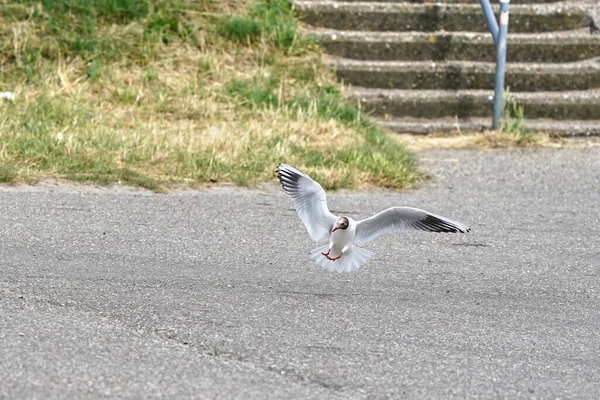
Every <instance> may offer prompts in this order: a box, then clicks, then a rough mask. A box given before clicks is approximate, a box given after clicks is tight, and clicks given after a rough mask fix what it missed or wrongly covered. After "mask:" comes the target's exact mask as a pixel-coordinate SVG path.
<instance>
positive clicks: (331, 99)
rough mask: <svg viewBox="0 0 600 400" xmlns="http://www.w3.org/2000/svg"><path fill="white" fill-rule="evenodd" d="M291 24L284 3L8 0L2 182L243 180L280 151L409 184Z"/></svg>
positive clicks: (410, 177)
mask: <svg viewBox="0 0 600 400" xmlns="http://www.w3.org/2000/svg"><path fill="white" fill-rule="evenodd" d="M297 27H298V25H297V20H296V18H295V16H294V13H293V11H292V10H291V7H290V5H289V3H288V2H287V0H271V1H269V0H257V1H255V2H248V1H243V0H239V1H217V0H214V1H210V0H42V1H31V0H8V1H5V2H4V3H3V5H2V7H0V91H14V92H15V93H16V96H17V97H16V101H15V102H10V101H6V100H0V143H1V145H0V181H4V182H18V181H25V182H35V181H36V180H38V179H40V178H42V177H57V178H66V179H71V180H75V181H84V182H94V183H103V184H108V183H112V182H116V181H122V182H124V183H126V184H130V185H137V186H143V187H147V188H150V189H155V190H157V189H160V188H163V187H165V186H168V185H169V184H181V183H184V184H190V185H193V184H195V183H201V182H233V183H236V184H240V185H249V184H253V183H256V182H258V181H261V180H265V179H270V178H271V177H272V176H273V170H274V168H275V166H276V164H277V163H278V162H281V161H283V162H287V163H290V164H293V165H296V166H297V167H299V168H302V169H305V170H306V171H307V172H309V173H311V174H314V175H315V176H316V177H317V178H318V179H319V180H321V181H322V183H323V185H324V186H325V187H328V188H339V187H359V186H365V185H367V186H369V185H379V186H386V187H395V188H401V187H405V186H407V185H410V184H412V183H413V182H414V181H415V180H416V179H417V177H418V174H417V172H416V167H415V164H414V160H413V158H412V157H411V156H410V154H408V153H407V152H406V151H405V149H404V148H403V147H402V146H401V145H399V144H398V142H397V141H396V140H394V139H393V138H392V137H390V136H388V134H387V133H386V132H384V131H382V130H381V129H380V128H378V127H376V126H374V125H372V124H371V123H369V122H368V120H367V119H366V117H365V115H363V114H362V113H361V112H360V111H359V110H357V109H356V108H355V107H353V106H351V105H348V104H346V103H344V102H343V101H341V96H340V93H339V89H338V87H337V86H336V83H335V80H334V79H333V77H332V76H331V74H330V73H329V72H328V71H327V69H326V68H325V67H324V66H323V65H322V64H321V61H320V54H319V50H318V48H317V47H316V46H315V45H314V44H312V43H310V42H308V41H307V40H305V39H302V38H301V37H299V35H298V30H297V29H298V28H297Z"/></svg>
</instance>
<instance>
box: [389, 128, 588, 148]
mask: <svg viewBox="0 0 600 400" xmlns="http://www.w3.org/2000/svg"><path fill="white" fill-rule="evenodd" d="M397 140H398V141H399V142H400V143H402V144H403V145H405V146H406V147H407V148H408V149H409V150H411V151H415V152H419V151H423V150H429V149H470V150H492V149H507V148H532V149H533V148H563V147H568V148H583V147H594V146H600V139H598V138H569V139H567V138H563V137H560V136H556V135H548V134H545V133H533V134H531V136H530V137H528V138H527V140H526V141H524V140H523V139H522V138H520V137H518V136H516V135H511V134H507V133H504V132H496V131H488V132H483V133H465V134H453V135H448V134H440V135H430V136H422V135H409V134H402V135H398V138H397Z"/></svg>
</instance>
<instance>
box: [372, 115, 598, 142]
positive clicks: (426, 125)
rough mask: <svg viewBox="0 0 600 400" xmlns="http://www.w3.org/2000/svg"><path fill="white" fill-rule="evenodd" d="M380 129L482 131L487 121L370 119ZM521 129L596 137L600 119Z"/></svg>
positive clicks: (527, 124) (542, 123)
mask: <svg viewBox="0 0 600 400" xmlns="http://www.w3.org/2000/svg"><path fill="white" fill-rule="evenodd" d="M374 120H375V121H377V122H379V123H380V124H381V125H382V126H384V127H386V128H388V129H390V130H392V131H394V132H397V133H410V134H416V135H428V134H433V133H453V132H465V133H466V132H484V131H488V130H490V129H491V123H492V120H491V118H469V119H458V118H440V119H425V118H394V119H390V120H383V119H377V118H375V119H374ZM523 125H524V127H525V129H528V130H530V131H532V132H539V133H547V134H555V135H558V136H562V137H589V136H600V120H585V121H581V120H550V119H543V120H527V119H526V120H523Z"/></svg>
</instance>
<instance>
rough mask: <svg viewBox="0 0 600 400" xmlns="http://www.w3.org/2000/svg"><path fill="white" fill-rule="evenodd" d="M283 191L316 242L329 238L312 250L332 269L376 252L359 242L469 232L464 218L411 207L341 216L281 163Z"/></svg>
mask: <svg viewBox="0 0 600 400" xmlns="http://www.w3.org/2000/svg"><path fill="white" fill-rule="evenodd" d="M275 172H276V174H277V178H279V182H281V187H282V188H283V191H284V192H285V193H286V194H287V195H288V196H289V197H290V199H292V203H293V204H294V208H295V209H296V212H297V213H298V216H299V217H300V219H301V220H302V222H304V225H305V226H306V230H307V231H308V234H309V235H310V237H311V238H312V240H314V241H315V242H318V243H322V242H329V243H328V244H326V245H323V246H320V247H317V248H316V249H314V250H312V251H311V252H310V255H311V258H312V259H313V260H315V261H316V263H317V265H319V266H320V267H322V268H325V269H327V270H329V271H337V272H350V271H354V270H356V269H358V268H360V267H361V266H363V265H364V264H366V263H367V261H369V260H370V259H371V257H372V256H373V253H372V252H370V251H369V250H366V249H363V248H361V247H358V245H361V244H364V243H367V242H370V241H371V240H373V239H375V238H377V237H379V236H381V235H385V234H386V233H392V232H399V231H425V232H452V233H458V232H461V233H464V232H469V231H470V230H471V228H469V227H468V226H466V225H465V224H463V223H462V222H458V221H453V220H451V219H448V218H445V217H442V216H439V215H435V214H432V213H430V212H427V211H424V210H419V209H418V208H412V207H391V208H388V209H387V210H384V211H382V212H380V213H379V214H375V215H373V216H372V217H370V218H367V219H363V220H360V221H355V220H353V219H352V218H350V217H346V216H342V217H338V216H336V215H333V214H332V213H331V212H330V211H329V208H327V200H326V199H325V191H324V190H323V188H322V187H321V185H319V184H318V183H317V182H315V181H314V180H312V179H311V178H310V177H309V176H308V175H306V174H303V173H302V172H300V171H299V170H297V169H296V168H294V167H292V166H290V165H287V164H279V166H278V167H277V170H276V171H275Z"/></svg>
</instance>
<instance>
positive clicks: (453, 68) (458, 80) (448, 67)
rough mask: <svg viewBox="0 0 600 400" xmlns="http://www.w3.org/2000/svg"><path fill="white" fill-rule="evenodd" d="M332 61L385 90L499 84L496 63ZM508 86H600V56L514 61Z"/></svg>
mask: <svg viewBox="0 0 600 400" xmlns="http://www.w3.org/2000/svg"><path fill="white" fill-rule="evenodd" d="M328 63H329V64H330V66H331V67H332V68H334V69H335V70H336V71H337V76H338V79H340V80H342V81H343V82H344V83H346V84H350V85H353V86H362V87H370V88H384V89H439V90H464V89H493V87H494V76H495V64H494V63H487V62H473V61H442V62H431V61H429V62H427V61H410V62H405V61H362V60H348V59H332V60H329V61H328ZM506 86H508V87H510V89H511V91H513V92H539V91H558V90H589V89H595V88H600V59H591V60H588V61H581V62H576V63H563V64H550V63H535V64H534V63H509V64H507V66H506Z"/></svg>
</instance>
